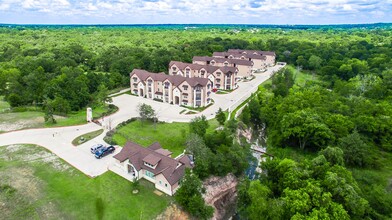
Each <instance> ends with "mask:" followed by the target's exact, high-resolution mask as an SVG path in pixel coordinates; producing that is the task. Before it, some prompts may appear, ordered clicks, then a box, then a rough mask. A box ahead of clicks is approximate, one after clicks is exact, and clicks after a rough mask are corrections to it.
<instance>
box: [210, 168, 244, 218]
mask: <svg viewBox="0 0 392 220" xmlns="http://www.w3.org/2000/svg"><path fill="white" fill-rule="evenodd" d="M237 184H238V180H237V178H236V177H235V176H234V175H233V174H229V175H227V176H225V177H210V178H208V179H207V180H205V181H204V182H203V186H204V187H205V189H206V193H205V194H204V195H203V197H204V200H205V202H206V203H207V204H208V205H210V206H212V207H213V208H214V216H213V217H212V219H214V220H215V219H216V220H220V219H229V218H230V217H231V216H233V215H234V214H235V205H236V202H237V188H236V187H237Z"/></svg>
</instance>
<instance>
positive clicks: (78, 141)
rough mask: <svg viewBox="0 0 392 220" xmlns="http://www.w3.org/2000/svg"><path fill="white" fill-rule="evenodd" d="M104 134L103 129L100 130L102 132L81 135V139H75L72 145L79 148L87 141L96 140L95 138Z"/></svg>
mask: <svg viewBox="0 0 392 220" xmlns="http://www.w3.org/2000/svg"><path fill="white" fill-rule="evenodd" d="M102 133H103V129H100V130H97V131H93V132H90V133H87V134H83V135H80V136H79V137H77V138H75V139H74V140H73V141H72V144H73V145H74V146H78V145H80V144H83V143H84V142H87V141H89V140H91V139H93V138H95V137H98V136H99V135H101V134H102Z"/></svg>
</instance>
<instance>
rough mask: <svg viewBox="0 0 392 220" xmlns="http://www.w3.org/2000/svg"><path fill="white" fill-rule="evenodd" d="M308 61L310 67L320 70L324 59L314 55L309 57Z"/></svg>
mask: <svg viewBox="0 0 392 220" xmlns="http://www.w3.org/2000/svg"><path fill="white" fill-rule="evenodd" d="M308 62H309V67H310V68H311V69H312V70H318V69H319V68H320V66H321V63H322V62H323V60H322V59H321V58H320V57H318V56H316V55H312V56H311V57H310V58H309V61H308Z"/></svg>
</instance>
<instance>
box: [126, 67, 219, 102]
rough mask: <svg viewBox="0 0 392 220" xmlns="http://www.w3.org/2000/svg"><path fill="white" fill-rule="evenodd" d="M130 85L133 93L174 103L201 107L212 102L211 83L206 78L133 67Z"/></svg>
mask: <svg viewBox="0 0 392 220" xmlns="http://www.w3.org/2000/svg"><path fill="white" fill-rule="evenodd" d="M130 87H131V93H132V94H134V95H137V96H141V97H144V98H148V99H154V100H156V101H161V102H166V103H170V104H174V105H183V106H188V107H203V106H207V105H209V104H210V103H212V99H211V97H210V96H211V90H212V83H211V81H210V80H209V79H208V78H202V77H184V76H181V75H167V74H165V73H151V72H148V71H145V70H140V69H134V70H133V71H132V72H131V73H130Z"/></svg>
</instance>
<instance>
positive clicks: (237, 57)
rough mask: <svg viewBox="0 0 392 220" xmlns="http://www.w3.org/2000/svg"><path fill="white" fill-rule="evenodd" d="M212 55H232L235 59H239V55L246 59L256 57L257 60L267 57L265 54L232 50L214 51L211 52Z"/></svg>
mask: <svg viewBox="0 0 392 220" xmlns="http://www.w3.org/2000/svg"><path fill="white" fill-rule="evenodd" d="M212 56H213V57H229V56H233V57H234V58H235V59H241V57H245V58H246V59H258V60H266V59H267V57H266V56H265V55H260V54H253V53H246V54H243V53H234V52H214V53H213V54H212Z"/></svg>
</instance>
